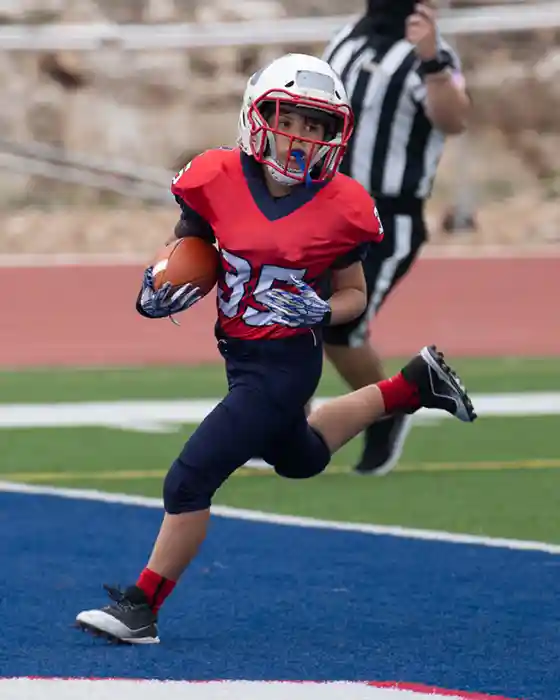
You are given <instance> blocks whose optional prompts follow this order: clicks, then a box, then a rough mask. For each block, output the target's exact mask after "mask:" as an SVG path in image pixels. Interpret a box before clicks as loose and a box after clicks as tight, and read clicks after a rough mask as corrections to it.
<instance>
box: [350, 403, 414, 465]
mask: <svg viewBox="0 0 560 700" xmlns="http://www.w3.org/2000/svg"><path fill="white" fill-rule="evenodd" d="M411 427H412V418H411V416H407V415H398V416H387V417H386V418H381V419H380V420H378V421H376V422H375V423H372V424H371V425H370V426H369V427H368V428H366V431H365V444H364V451H363V453H362V457H361V459H360V461H359V462H358V464H357V465H356V466H355V467H354V471H355V472H356V473H357V474H372V475H374V476H385V474H388V473H389V472H390V471H391V470H392V469H394V468H395V467H396V465H397V463H398V461H399V459H400V458H401V455H402V451H403V447H404V441H405V439H406V436H407V435H408V431H409V430H410V428H411Z"/></svg>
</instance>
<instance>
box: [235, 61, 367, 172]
mask: <svg viewBox="0 0 560 700" xmlns="http://www.w3.org/2000/svg"><path fill="white" fill-rule="evenodd" d="M281 107H282V108H283V109H285V108H288V109H294V110H297V111H298V112H300V113H301V114H302V115H304V116H311V117H312V118H314V119H316V120H318V121H320V122H323V123H324V125H325V127H326V129H325V137H324V140H323V141H319V140H317V139H313V138H307V137H294V136H291V135H290V134H288V133H286V132H283V131H281V130H280V129H279V128H278V119H279V113H280V108H281ZM353 126H354V117H353V113H352V108H351V106H350V102H349V100H348V96H347V94H346V90H345V88H344V85H343V83H342V81H341V79H340V77H339V76H338V75H337V73H336V72H335V71H334V70H333V69H332V68H331V67H330V65H329V64H328V63H326V61H323V60H321V59H320V58H317V57H315V56H307V55H306V54H296V53H291V54H286V55H285V56H282V57H280V58H278V59H276V60H275V61H273V62H272V63H270V64H269V65H268V66H266V67H265V68H263V69H261V70H259V71H257V72H256V73H255V74H254V75H253V76H251V78H250V79H249V81H248V83H247V87H246V89H245V94H244V96H243V104H242V107H241V113H240V115H239V137H238V145H239V147H240V148H241V149H242V150H243V151H244V152H245V153H246V154H247V155H249V156H252V157H253V158H254V159H255V160H256V161H257V162H259V163H262V164H263V165H264V166H265V167H266V168H267V170H268V172H269V173H270V174H271V176H272V177H273V178H274V179H275V180H276V181H277V182H280V183H282V184H284V185H295V184H299V183H301V182H307V183H309V182H310V181H312V182H323V181H325V180H328V179H330V178H331V177H332V176H333V175H334V174H335V173H336V171H337V170H338V167H339V165H340V161H341V160H342V157H343V156H344V152H345V150H346V146H347V144H348V140H349V138H350V136H351V134H352V129H353ZM276 135H281V136H284V137H287V138H289V139H290V145H289V149H288V153H287V156H286V158H285V159H284V162H283V163H281V162H279V160H278V156H277V149H276V138H275V137H276ZM300 142H306V143H308V144H311V147H310V148H309V149H308V153H307V157H306V158H305V159H304V158H303V157H302V155H303V154H302V149H301V147H300V148H298V146H297V144H298V143H300ZM294 143H295V144H296V145H295V146H294ZM306 150H307V149H306ZM290 163H291V164H292V165H291V167H290ZM295 164H297V166H299V167H295Z"/></svg>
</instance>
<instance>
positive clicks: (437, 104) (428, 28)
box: [406, 3, 470, 134]
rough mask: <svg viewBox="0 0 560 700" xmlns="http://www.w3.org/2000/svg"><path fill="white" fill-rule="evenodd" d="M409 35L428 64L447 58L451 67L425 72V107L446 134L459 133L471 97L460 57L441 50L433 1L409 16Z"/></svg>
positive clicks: (423, 60) (418, 5)
mask: <svg viewBox="0 0 560 700" xmlns="http://www.w3.org/2000/svg"><path fill="white" fill-rule="evenodd" d="M406 38H407V39H408V41H410V43H411V44H413V45H414V47H415V50H416V53H417V55H418V57H419V58H420V60H421V61H422V63H424V64H429V63H430V62H432V61H433V60H434V59H436V58H437V59H441V58H443V59H444V60H445V59H447V62H448V64H449V67H448V68H445V69H444V70H441V71H437V72H431V71H429V72H425V73H424V74H423V76H422V79H423V83H424V86H425V90H426V92H425V96H424V99H423V103H424V109H425V112H426V116H427V117H428V119H429V120H430V121H431V123H432V124H433V125H434V126H435V127H436V128H437V129H439V130H440V131H443V132H444V133H445V134H460V133H461V132H462V131H464V130H465V128H466V126H467V117H468V112H469V108H470V99H469V96H468V94H467V92H466V89H465V84H464V80H463V77H462V75H461V72H460V67H459V65H458V59H457V58H456V57H455V56H453V54H451V53H450V52H449V51H438V36H437V28H436V18H435V12H434V10H433V9H432V7H430V3H426V4H423V3H419V4H417V5H416V8H415V12H414V13H413V14H412V15H410V16H409V17H408V18H407V21H406ZM421 69H422V64H421ZM436 70H437V69H436Z"/></svg>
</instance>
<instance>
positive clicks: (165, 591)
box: [136, 568, 175, 613]
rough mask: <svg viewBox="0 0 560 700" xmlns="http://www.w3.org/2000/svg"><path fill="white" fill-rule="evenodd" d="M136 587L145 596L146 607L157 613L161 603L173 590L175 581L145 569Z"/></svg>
mask: <svg viewBox="0 0 560 700" xmlns="http://www.w3.org/2000/svg"><path fill="white" fill-rule="evenodd" d="M136 585H137V586H138V588H140V589H141V590H142V591H144V593H145V594H146V597H147V598H148V605H149V606H150V607H151V608H152V610H153V611H154V612H155V613H157V611H158V610H159V609H160V608H161V606H162V604H163V601H164V600H165V599H166V598H167V596H168V595H169V594H170V593H171V591H172V590H173V589H174V588H175V581H170V580H169V579H168V578H164V577H163V576H160V575H159V574H156V572H155V571H152V570H151V569H148V568H145V569H144V571H142V573H141V574H140V576H139V578H138V581H136Z"/></svg>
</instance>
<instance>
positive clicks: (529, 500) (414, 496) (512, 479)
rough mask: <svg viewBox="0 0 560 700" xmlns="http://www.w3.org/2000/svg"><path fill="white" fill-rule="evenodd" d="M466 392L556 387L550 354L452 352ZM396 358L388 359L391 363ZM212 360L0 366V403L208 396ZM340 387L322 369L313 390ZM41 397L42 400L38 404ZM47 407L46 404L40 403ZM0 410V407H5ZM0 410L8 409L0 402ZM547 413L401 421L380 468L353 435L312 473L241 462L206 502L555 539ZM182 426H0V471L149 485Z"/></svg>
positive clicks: (7, 475)
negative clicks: (360, 460)
mask: <svg viewBox="0 0 560 700" xmlns="http://www.w3.org/2000/svg"><path fill="white" fill-rule="evenodd" d="M454 364H455V365H456V367H457V369H458V370H459V372H460V373H461V375H462V377H463V379H464V380H465V382H466V384H467V386H468V388H469V390H470V391H471V392H472V393H474V394H477V393H478V394H479V393H503V392H529V391H532V392H534V391H550V392H552V391H556V392H559V391H560V373H559V372H558V362H557V361H556V360H554V359H548V360H544V359H531V360H516V359H505V360H459V361H458V362H456V363H454ZM399 366H400V363H399V362H393V363H390V365H389V369H396V368H398V367H399ZM224 386H225V384H224V375H223V369H222V367H221V366H220V365H218V366H213V365H208V366H201V367H193V368H185V367H182V368H179V367H169V368H150V369H114V370H94V369H87V370H81V371H75V370H56V371H54V370H53V371H47V370H36V371H30V372H21V373H19V372H12V373H7V372H5V373H2V372H0V402H1V403H3V404H13V403H33V404H52V403H56V402H86V401H87V402H96V401H105V402H112V401H118V400H130V401H135V400H141V399H197V398H218V397H220V396H221V394H222V393H223V391H224ZM341 391H343V386H342V385H341V383H340V382H339V381H338V380H337V379H336V378H335V377H334V375H333V373H332V372H331V371H329V369H328V368H327V370H326V372H325V376H324V379H323V382H322V385H321V388H320V392H319V393H320V395H323V396H326V395H335V394H337V393H340V392H341ZM40 408H41V407H40ZM43 408H44V411H46V412H47V413H48V411H49V409H48V407H43ZM4 409H6V406H4ZM7 413H9V410H8V411H7ZM559 425H560V422H559V419H558V417H557V416H554V415H551V416H527V417H514V418H512V417H482V418H480V419H479V420H478V421H477V422H476V423H475V424H474V425H464V424H461V423H459V422H458V421H453V420H444V421H441V422H436V423H433V424H430V425H422V426H420V425H418V426H417V427H416V426H415V427H414V428H413V429H412V432H411V433H410V437H409V440H408V442H407V446H406V449H405V454H404V456H403V460H402V463H401V464H400V465H399V466H398V467H397V469H396V470H395V471H394V472H393V473H391V474H390V475H389V476H388V477H385V478H367V477H358V476H355V475H354V474H352V473H351V472H350V468H349V467H350V465H352V464H353V463H354V461H355V459H356V456H357V454H358V447H359V445H358V443H357V441H354V442H353V443H351V444H350V445H348V446H346V447H345V448H344V449H343V450H341V452H340V453H338V454H337V455H336V456H335V458H334V460H333V464H332V467H331V468H330V469H329V471H328V472H327V473H325V474H324V475H322V476H321V477H318V478H315V479H312V480H309V481H306V482H289V481H286V480H283V479H280V478H278V477H275V476H273V475H272V474H271V473H270V472H262V471H256V470H249V469H242V470H240V471H239V472H238V474H237V475H236V476H234V477H233V478H232V479H231V480H230V481H229V483H228V484H226V485H225V486H224V488H223V489H222V490H221V491H220V492H219V494H218V495H217V499H216V502H217V503H222V504H227V505H232V506H239V507H244V508H254V509H260V510H266V511H276V512H282V513H292V514H298V515H312V516H315V517H320V518H326V519H342V520H353V521H361V522H373V523H381V524H398V525H406V526H414V527H426V528H437V529H444V530H449V531H456V532H469V533H474V534H484V535H494V536H505V537H516V538H522V539H538V540H545V541H549V542H560V524H559V522H558V517H557V513H558V510H559V506H560V495H559V494H560V488H559V487H560V449H559V448H558V443H557V440H556V439H555V437H556V435H555V433H556V432H558V426H559ZM192 429H193V426H192V425H186V426H182V427H181V426H180V427H179V430H174V431H172V432H167V433H162V432H159V433H158V432H143V431H142V430H138V429H135V430H132V429H129V430H125V429H116V428H103V427H95V426H94V427H64V428H56V427H48V428H30V427H27V428H21V427H20V428H17V429H14V428H7V427H0V454H1V462H0V479H9V480H12V481H27V482H30V483H40V484H55V485H60V486H72V487H77V488H96V489H101V490H113V491H120V492H127V493H139V494H146V495H156V496H159V495H160V492H161V480H162V477H163V475H164V474H165V472H166V469H167V467H168V465H169V464H170V462H171V461H172V459H173V458H174V457H175V455H176V453H177V452H178V450H179V449H180V447H181V445H182V443H183V441H184V439H185V438H186V437H187V436H188V434H189V432H190V431H191V430H192Z"/></svg>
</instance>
